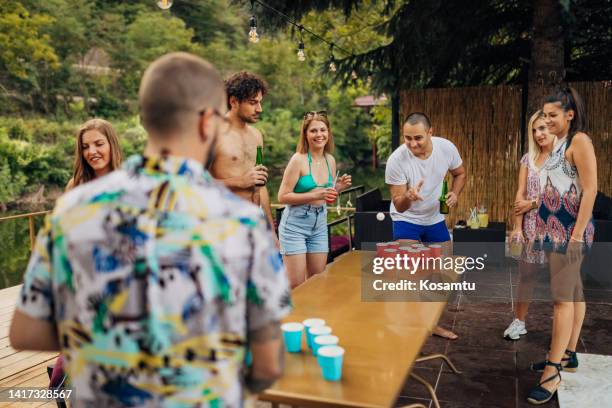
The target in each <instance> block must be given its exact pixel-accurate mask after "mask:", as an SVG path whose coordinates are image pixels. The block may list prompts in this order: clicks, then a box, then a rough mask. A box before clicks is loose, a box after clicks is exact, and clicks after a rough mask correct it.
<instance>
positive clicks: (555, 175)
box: [536, 139, 595, 252]
mask: <svg viewBox="0 0 612 408" xmlns="http://www.w3.org/2000/svg"><path fill="white" fill-rule="evenodd" d="M566 149H567V140H566V139H563V140H560V141H558V142H557V144H556V145H555V147H554V148H553V151H552V153H551V155H550V157H549V158H548V160H547V161H546V163H544V166H543V167H542V170H541V171H540V185H541V186H542V196H541V198H542V200H541V203H540V208H539V209H538V219H537V226H536V235H537V238H538V239H539V240H543V241H544V244H545V245H544V247H545V248H547V249H553V250H556V251H560V252H564V251H565V249H566V247H567V243H568V242H569V240H570V237H571V236H572V232H573V231H574V226H575V225H576V218H578V209H579V208H580V200H581V198H582V185H581V183H580V178H579V176H578V171H577V169H576V166H572V165H571V164H570V162H568V161H567V159H566V158H565V150H566ZM594 233H595V227H594V225H593V219H592V218H591V220H589V223H588V224H587V227H586V228H585V230H584V236H583V240H584V242H585V244H586V246H587V247H590V246H591V244H592V243H593V235H594Z"/></svg>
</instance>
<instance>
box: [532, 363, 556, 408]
mask: <svg viewBox="0 0 612 408" xmlns="http://www.w3.org/2000/svg"><path fill="white" fill-rule="evenodd" d="M544 366H552V367H555V368H556V369H557V374H555V375H552V376H550V377H548V378H547V379H545V380H544V381H542V382H541V383H539V384H538V385H537V386H536V387H535V388H532V389H531V391H529V395H528V396H527V402H528V403H530V404H532V405H542V404H546V403H547V402H548V401H550V400H551V399H552V398H553V397H554V396H555V394H556V393H557V389H558V388H559V387H558V385H557V388H556V389H555V390H554V391H553V392H550V391H548V390H547V389H546V388H544V387H542V385H543V384H546V383H547V382H549V381H552V380H554V379H555V378H557V377H559V384H561V371H563V366H562V365H561V364H557V363H551V362H550V361H548V360H546V361H545V362H544Z"/></svg>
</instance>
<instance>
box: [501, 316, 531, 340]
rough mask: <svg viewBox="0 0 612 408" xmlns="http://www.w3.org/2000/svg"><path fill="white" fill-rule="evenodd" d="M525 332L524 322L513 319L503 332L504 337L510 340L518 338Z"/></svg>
mask: <svg viewBox="0 0 612 408" xmlns="http://www.w3.org/2000/svg"><path fill="white" fill-rule="evenodd" d="M524 334H527V329H526V328H525V322H523V321H521V320H519V319H514V320H513V321H512V323H510V326H508V328H507V329H506V331H505V332H504V338H507V339H510V340H518V339H520V338H521V336H522V335H524Z"/></svg>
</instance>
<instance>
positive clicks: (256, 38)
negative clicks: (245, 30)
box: [249, 27, 259, 44]
mask: <svg viewBox="0 0 612 408" xmlns="http://www.w3.org/2000/svg"><path fill="white" fill-rule="evenodd" d="M249 42H252V43H253V44H254V43H258V42H259V34H257V27H251V30H250V31H249Z"/></svg>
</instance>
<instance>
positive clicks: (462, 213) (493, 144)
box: [400, 82, 612, 228]
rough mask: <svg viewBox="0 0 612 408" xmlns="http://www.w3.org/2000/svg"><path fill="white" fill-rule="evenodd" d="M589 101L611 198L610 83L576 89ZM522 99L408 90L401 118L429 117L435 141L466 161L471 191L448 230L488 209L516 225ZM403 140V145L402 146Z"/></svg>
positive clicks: (477, 90) (516, 91)
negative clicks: (442, 141) (480, 209)
mask: <svg viewBox="0 0 612 408" xmlns="http://www.w3.org/2000/svg"><path fill="white" fill-rule="evenodd" d="M571 85H572V86H575V88H576V89H577V90H578V92H579V93H580V94H581V95H582V97H583V98H584V100H585V103H586V108H587V115H588V119H589V124H590V126H589V135H590V136H591V137H592V138H593V144H594V146H595V152H596V155H597V161H598V166H597V167H598V182H599V183H598V187H599V190H600V191H602V192H604V193H605V194H606V195H608V196H610V195H612V171H611V165H610V157H612V140H611V138H610V132H611V129H612V123H611V122H612V112H611V102H612V98H611V95H610V94H611V92H612V87H611V86H610V83H609V82H608V83H605V82H589V83H586V82H582V83H575V84H571ZM521 99H522V91H521V88H520V87H518V86H496V87H491V86H482V87H469V88H441V89H422V90H406V91H403V92H402V95H401V112H402V116H403V117H405V116H406V115H407V114H408V113H410V112H425V113H426V114H427V115H428V116H429V117H430V118H431V121H432V127H433V132H434V135H439V136H442V137H445V138H447V139H449V140H450V141H452V142H453V143H454V144H455V145H456V146H457V148H458V149H459V153H460V154H461V157H462V158H463V163H464V166H465V169H466V173H467V177H466V185H465V188H464V190H463V193H462V194H461V196H460V198H459V204H458V206H457V207H456V208H455V209H452V210H451V213H450V216H449V217H448V219H447V220H448V225H454V224H455V223H456V221H458V220H460V219H463V220H465V219H467V215H468V213H469V209H470V208H473V207H475V206H477V205H480V204H483V205H484V206H486V207H487V210H488V212H489V219H490V220H491V221H505V222H506V223H507V225H508V228H511V227H512V225H513V218H512V214H511V205H512V203H513V202H514V197H515V194H516V188H517V182H518V180H517V179H518V170H519V160H520V158H521V156H522V155H523V153H524V150H523V147H522V146H521V131H520V126H521ZM401 142H402V140H401V139H400V143H401Z"/></svg>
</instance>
